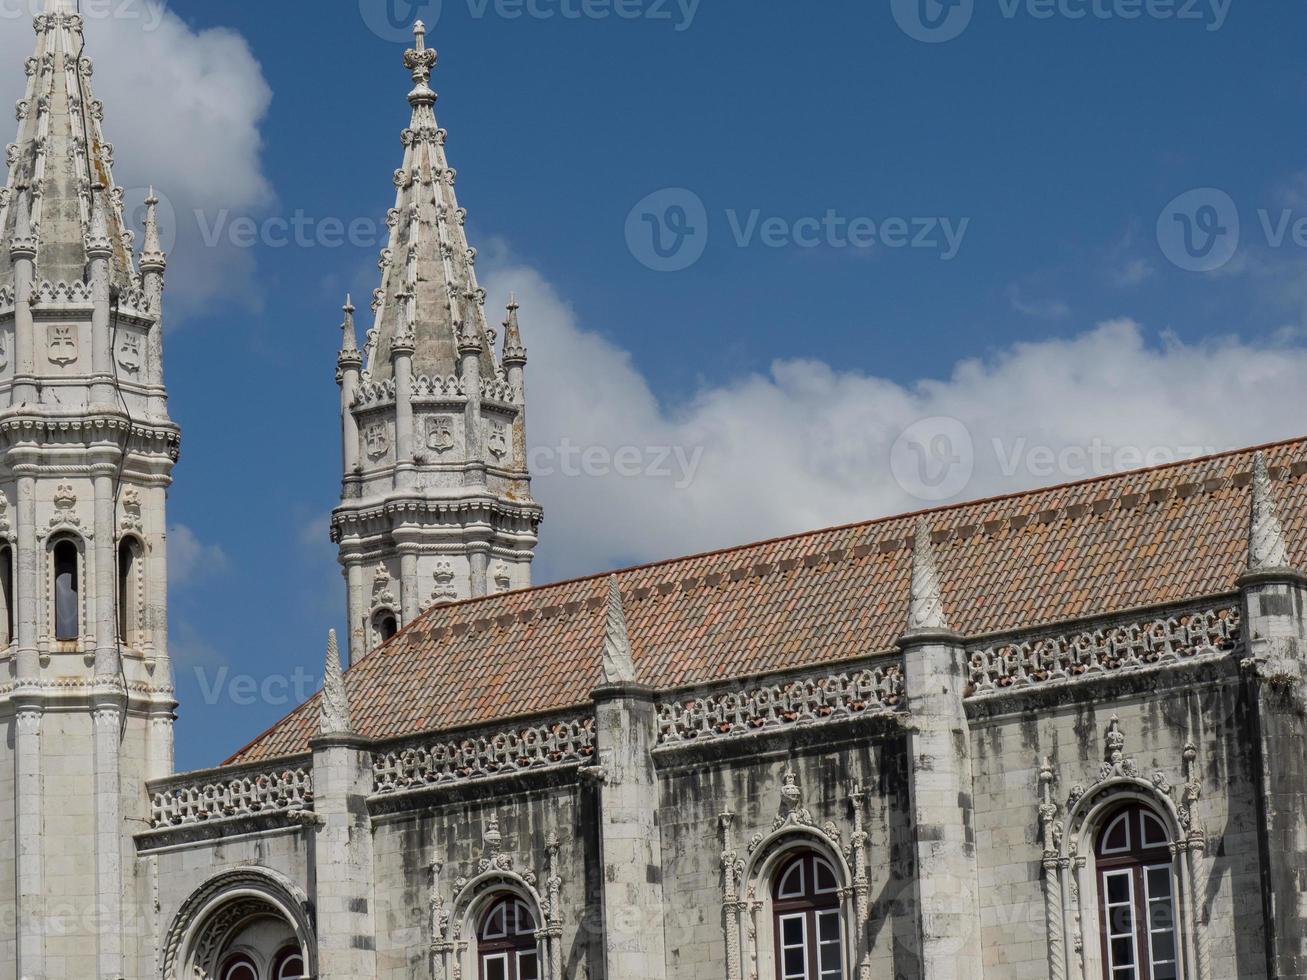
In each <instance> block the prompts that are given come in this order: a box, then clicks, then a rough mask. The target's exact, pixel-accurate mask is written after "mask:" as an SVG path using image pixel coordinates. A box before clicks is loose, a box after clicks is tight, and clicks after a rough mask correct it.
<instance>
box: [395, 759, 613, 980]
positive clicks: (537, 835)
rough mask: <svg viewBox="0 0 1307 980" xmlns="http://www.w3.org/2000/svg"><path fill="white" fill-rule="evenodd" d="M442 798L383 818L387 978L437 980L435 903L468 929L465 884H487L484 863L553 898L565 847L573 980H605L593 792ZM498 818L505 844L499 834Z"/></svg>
mask: <svg viewBox="0 0 1307 980" xmlns="http://www.w3.org/2000/svg"><path fill="white" fill-rule="evenodd" d="M451 796H452V797H453V798H452V799H451ZM442 797H443V798H442ZM442 797H436V798H432V799H429V800H425V801H421V802H420V805H419V806H418V807H417V808H415V809H411V810H406V811H404V812H401V813H396V814H393V815H379V816H377V817H376V818H375V821H374V828H375V829H374V855H375V862H376V888H375V894H376V896H377V909H376V921H377V975H378V977H379V978H381V980H429V978H430V977H431V976H432V975H433V972H432V970H433V964H432V956H431V953H430V944H431V941H432V920H433V908H432V901H433V899H435V900H437V901H439V902H440V903H442V904H441V906H440V908H441V909H442V910H443V913H444V914H446V915H448V916H449V917H450V921H451V922H452V923H460V922H461V921H462V919H463V917H464V911H465V909H464V905H463V904H462V903H461V902H460V893H461V892H463V889H462V888H461V887H460V882H462V881H466V882H472V881H473V880H474V879H475V878H477V876H478V875H479V874H481V873H482V862H483V861H486V862H490V864H491V865H492V866H493V867H494V868H499V869H500V870H506V871H509V872H510V873H511V874H516V875H521V876H523V877H524V878H526V880H527V881H531V882H534V888H535V889H536V890H537V891H538V892H539V893H540V894H541V895H542V896H546V897H547V894H548V879H549V877H550V874H549V867H550V864H549V862H550V845H551V842H552V840H556V841H557V847H558V850H557V858H556V860H557V875H558V877H559V879H560V882H559V886H558V887H559V896H560V902H559V907H558V909H557V912H558V916H559V920H560V922H559V924H560V925H561V931H562V936H561V943H560V953H561V960H562V966H563V970H564V975H565V976H567V977H569V978H577V980H581V978H586V977H590V978H597V977H598V976H599V974H597V973H595V972H593V971H591V970H590V965H591V964H592V963H593V962H595V957H596V954H597V953H598V952H599V947H598V945H597V943H598V941H599V936H598V934H597V930H596V929H595V928H594V923H595V922H596V921H598V920H597V919H596V914H597V909H596V898H595V896H596V895H597V889H598V884H599V883H598V881H597V880H596V879H595V877H594V870H595V869H596V868H597V866H598V859H597V841H596V839H595V836H594V828H595V826H596V822H595V815H594V791H593V789H592V788H590V787H588V786H586V785H584V784H581V785H578V784H575V783H571V784H567V783H564V784H563V785H558V786H554V787H551V788H526V787H524V786H523V785H522V784H516V785H512V784H510V785H508V786H504V787H502V788H498V787H492V786H490V785H484V786H481V787H464V788H462V789H461V791H456V792H454V793H451V792H449V791H445V792H444V793H443V794H442ZM496 820H497V821H498V833H499V834H500V836H501V842H500V843H498V844H496V843H495V841H494V835H493V831H491V827H492V825H493V823H494V821H496ZM437 864H438V865H439V870H438V872H436V873H434V874H433V865H437ZM433 886H434V887H433ZM462 897H464V898H466V895H465V894H464V895H463V896H462ZM435 918H437V920H438V919H439V915H437V916H435ZM474 930H475V924H471V923H469V924H465V925H463V926H462V935H463V936H464V937H470V936H471V935H472V934H473V932H474ZM450 955H451V956H453V955H455V953H454V952H451V954H450ZM437 960H439V956H438V957H437ZM435 969H436V972H435V973H434V975H435V976H437V977H439V976H448V977H449V978H451V980H452V977H453V973H452V972H450V973H448V974H445V973H444V972H443V970H444V968H443V965H442V964H440V963H437V965H436V967H435ZM587 971H589V972H587ZM464 975H465V976H467V975H468V974H467V973H466V972H465V973H464ZM472 975H475V974H472ZM542 975H544V974H543V973H542Z"/></svg>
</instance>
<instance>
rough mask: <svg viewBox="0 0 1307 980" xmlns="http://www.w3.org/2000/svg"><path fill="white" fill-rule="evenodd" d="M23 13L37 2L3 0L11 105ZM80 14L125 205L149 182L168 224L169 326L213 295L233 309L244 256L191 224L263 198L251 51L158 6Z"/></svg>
mask: <svg viewBox="0 0 1307 980" xmlns="http://www.w3.org/2000/svg"><path fill="white" fill-rule="evenodd" d="M31 5H36V6H38V7H39V0H10V2H9V3H6V4H0V65H2V66H4V67H3V70H2V73H0V96H7V97H8V98H9V99H10V100H11V101H17V100H18V99H19V98H21V96H22V94H23V86H24V84H25V79H24V77H23V71H22V65H23V63H24V61H26V59H27V58H28V57H29V56H30V55H31V53H32V50H33V46H34V44H35V35H34V34H33V32H32V31H31V29H30V27H29V26H28V24H29V23H30V19H29V17H28V7H29V6H31ZM86 10H87V26H86V39H87V47H86V53H87V56H88V57H90V58H91V59H92V60H93V62H94V64H95V76H94V79H93V87H94V90H95V97H96V98H97V99H99V100H100V101H102V102H103V103H104V104H105V120H104V127H105V135H106V136H107V137H108V139H110V140H111V141H113V144H114V151H115V153H114V158H115V163H114V178H115V179H116V180H117V182H118V183H119V184H120V185H121V186H122V187H124V188H126V189H127V190H128V195H127V200H128V202H129V204H133V205H139V203H140V201H141V200H143V199H144V192H145V188H146V187H147V186H148V185H150V184H153V185H155V187H156V188H157V190H158V192H159V193H160V196H161V197H162V198H164V199H165V205H164V207H163V208H162V209H161V211H162V213H163V216H164V221H165V222H167V221H168V218H169V215H170V214H171V215H175V217H176V230H177V235H176V242H175V243H174V244H171V245H170V246H169V248H170V251H171V253H172V254H171V259H172V261H171V263H170V265H169V272H168V301H169V304H170V306H169V309H170V323H173V324H175V323H176V322H177V319H178V317H179V316H180V315H184V314H185V313H186V312H187V311H190V310H194V309H196V308H197V307H199V306H200V305H201V304H203V303H204V301H205V300H206V299H208V298H210V297H212V296H214V295H216V294H217V293H218V292H219V291H222V292H223V294H224V295H226V296H228V297H229V298H233V299H235V300H236V301H238V302H239V301H240V299H241V297H242V296H247V297H250V296H253V295H254V290H253V289H252V286H251V282H252V272H253V268H254V262H253V256H252V255H251V253H250V252H249V251H248V250H241V249H237V248H235V247H233V246H231V245H229V244H224V245H221V246H218V247H205V244H204V242H203V237H202V235H201V233H200V226H199V223H198V222H197V220H196V218H195V212H196V210H201V211H204V212H205V213H207V214H208V215H210V222H212V215H213V214H214V213H216V212H217V211H218V210H219V209H222V208H227V209H230V210H231V211H232V212H233V213H242V212H248V211H249V210H251V209H258V208H261V207H263V206H266V205H267V204H269V203H271V201H272V190H271V187H270V185H269V183H268V180H267V178H266V177H265V175H264V173H263V169H262V162H261V160H260V151H261V137H260V134H259V124H260V122H261V121H262V119H263V116H264V114H265V113H266V111H267V108H268V105H269V103H270V101H271V98H272V93H271V90H270V89H269V88H268V84H267V82H266V81H265V80H264V78H263V72H262V70H261V68H260V66H259V63H258V61H257V60H256V59H255V58H254V55H253V53H252V52H251V51H250V48H249V45H248V44H247V43H246V42H245V40H244V38H242V37H241V36H240V35H239V34H237V33H236V32H234V31H231V30H226V29H223V28H211V29H208V30H203V31H194V30H192V29H191V28H190V27H189V26H187V24H186V23H185V22H184V21H183V20H182V19H181V18H180V17H179V16H177V14H175V13H173V12H172V11H170V10H168V9H166V7H164V6H163V5H162V4H160V3H159V2H158V0H92V2H90V3H88V5H87V7H86ZM106 13H107V14H108V15H107V16H106ZM14 125H15V126H16V124H14ZM16 131H17V130H16V128H15V130H14V132H16ZM11 138H12V133H10V134H8V135H5V136H4V137H3V139H4V140H5V141H8V140H9V139H11ZM138 231H139V228H138ZM165 231H167V229H166V228H165ZM138 241H139V239H138ZM165 244H168V243H165Z"/></svg>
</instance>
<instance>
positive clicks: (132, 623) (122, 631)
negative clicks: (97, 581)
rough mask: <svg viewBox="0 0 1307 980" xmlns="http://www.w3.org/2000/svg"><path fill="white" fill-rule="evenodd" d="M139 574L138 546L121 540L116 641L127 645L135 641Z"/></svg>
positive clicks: (126, 539)
mask: <svg viewBox="0 0 1307 980" xmlns="http://www.w3.org/2000/svg"><path fill="white" fill-rule="evenodd" d="M140 574H141V558H140V546H139V545H138V544H137V543H136V541H135V540H133V539H132V538H123V540H122V541H121V542H120V543H119V545H118V596H117V598H118V639H120V640H122V642H123V643H127V644H129V645H130V644H133V643H135V642H136V641H137V632H138V629H139V623H138V606H137V601H136V600H137V595H138V593H139V591H140V581H139V579H138V576H139V575H140Z"/></svg>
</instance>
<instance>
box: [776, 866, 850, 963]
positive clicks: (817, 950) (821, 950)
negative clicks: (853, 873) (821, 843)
mask: <svg viewBox="0 0 1307 980" xmlns="http://www.w3.org/2000/svg"><path fill="white" fill-rule="evenodd" d="M772 912H773V915H774V917H775V926H776V929H775V932H776V980H843V977H844V931H843V926H842V924H841V922H840V887H839V880H838V878H837V877H836V875H835V869H834V868H832V867H831V865H830V863H829V862H828V861H826V860H825V859H824V858H821V857H819V856H818V855H816V854H813V853H811V852H805V853H803V854H800V855H799V856H798V857H795V858H791V859H790V860H789V861H788V862H787V863H785V864H783V865H782V866H781V869H780V872H779V873H778V874H777V875H776V881H775V884H774V886H773V888H772Z"/></svg>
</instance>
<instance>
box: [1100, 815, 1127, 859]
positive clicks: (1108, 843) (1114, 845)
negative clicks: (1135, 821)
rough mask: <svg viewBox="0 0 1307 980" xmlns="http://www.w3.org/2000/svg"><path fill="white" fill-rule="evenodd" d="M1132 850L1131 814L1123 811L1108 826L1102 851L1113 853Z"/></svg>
mask: <svg viewBox="0 0 1307 980" xmlns="http://www.w3.org/2000/svg"><path fill="white" fill-rule="evenodd" d="M1128 850H1130V814H1128V813H1123V814H1121V816H1119V817H1117V818H1116V819H1115V820H1113V821H1112V823H1111V824H1110V825H1109V826H1108V828H1107V833H1105V834H1104V835H1103V846H1102V851H1103V853H1104V854H1111V853H1116V852H1120V851H1128Z"/></svg>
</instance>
